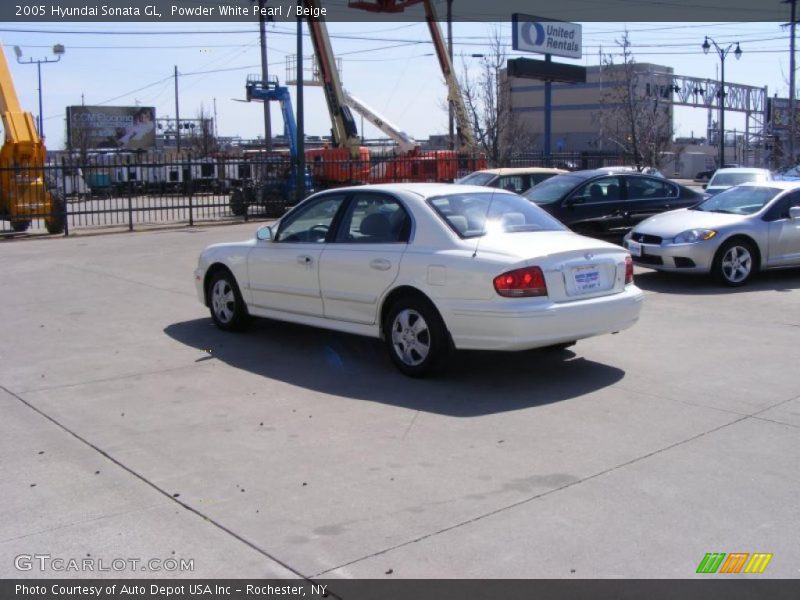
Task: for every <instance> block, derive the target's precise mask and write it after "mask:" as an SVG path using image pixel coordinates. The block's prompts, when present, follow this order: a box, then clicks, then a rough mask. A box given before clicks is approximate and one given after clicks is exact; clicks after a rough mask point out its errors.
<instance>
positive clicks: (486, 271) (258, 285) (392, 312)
mask: <svg viewBox="0 0 800 600" xmlns="http://www.w3.org/2000/svg"><path fill="white" fill-rule="evenodd" d="M194 275H195V280H196V283H197V294H198V296H199V298H200V301H201V302H203V303H204V304H205V305H206V306H208V307H209V309H210V311H211V317H212V319H213V320H214V322H215V323H216V324H217V325H218V326H219V327H220V328H222V329H225V330H232V329H240V328H242V327H243V326H244V325H245V324H246V322H247V320H248V317H249V316H250V315H253V316H259V317H268V318H273V319H278V320H283V321H291V322H295V323H303V324H306V325H313V326H317V327H323V328H326V329H333V330H338V331H344V332H348V333H353V334H359V335H365V336H371V337H376V338H382V339H383V340H384V342H385V344H386V346H387V349H388V352H389V355H390V356H391V358H392V360H393V361H394V363H395V365H396V366H397V367H398V368H399V369H400V371H402V372H403V373H405V374H407V375H411V376H422V375H425V374H427V373H429V372H431V371H432V370H435V369H436V368H438V367H440V366H441V365H442V364H443V363H444V361H445V359H446V358H447V356H448V354H449V351H450V349H451V348H456V349H481V350H525V349H530V348H538V347H544V346H554V345H555V346H558V347H566V346H570V345H572V344H573V343H574V342H575V340H579V339H582V338H587V337H591V336H595V335H600V334H603V333H612V332H616V331H620V330H622V329H626V328H628V327H630V326H631V325H633V324H634V323H635V322H636V320H637V319H638V317H639V311H640V308H641V302H642V297H643V294H642V292H641V291H640V290H639V289H638V288H637V287H636V286H635V285H634V284H633V263H632V261H631V258H630V256H629V254H628V251H627V250H624V249H623V248H621V247H620V246H615V245H612V244H609V243H606V242H602V241H597V240H592V239H588V238H585V237H582V236H579V235H576V234H574V233H572V232H570V231H568V230H567V229H566V228H565V227H564V226H563V225H562V224H561V223H559V222H558V221H556V220H555V219H554V218H552V217H551V216H550V215H548V214H547V213H546V212H544V211H543V210H540V209H539V208H537V207H536V206H534V205H533V204H531V203H530V202H528V201H527V200H525V199H524V198H522V197H521V196H518V195H517V194H513V193H511V192H506V191H502V190H487V189H486V188H483V187H477V186H462V185H452V184H413V183H408V184H385V185H371V186H360V187H352V188H343V189H336V190H328V191H325V192H321V193H318V194H316V195H314V196H311V197H309V198H308V199H306V200H304V201H303V202H302V203H300V204H299V205H297V206H296V207H295V208H293V209H292V210H291V211H290V212H288V213H287V214H286V215H285V216H284V217H282V218H281V219H280V220H279V221H277V222H276V223H275V224H274V225H271V226H264V227H261V229H259V230H258V232H257V233H256V237H255V238H254V239H251V240H248V241H244V242H240V243H231V244H217V245H214V246H209V247H208V248H206V249H205V250H204V251H203V252H202V254H201V255H200V258H199V263H198V266H197V270H196V271H195V273H194Z"/></svg>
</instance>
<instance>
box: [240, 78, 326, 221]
mask: <svg viewBox="0 0 800 600" xmlns="http://www.w3.org/2000/svg"><path fill="white" fill-rule="evenodd" d="M245 91H246V94H247V101H248V102H251V101H253V100H260V101H262V102H278V103H279V104H280V106H281V114H282V115H283V131H284V136H285V137H286V139H287V140H288V142H289V158H290V159H291V162H289V163H288V164H287V161H286V157H285V156H268V157H266V159H264V162H263V163H262V164H261V165H260V166H261V167H262V168H261V169H258V168H257V169H256V173H257V176H256V177H255V179H254V181H253V183H251V184H248V185H245V186H242V187H239V188H236V189H234V190H233V192H232V193H231V199H230V208H231V212H232V213H233V214H234V215H237V216H238V215H243V214H244V213H245V211H247V208H248V207H249V206H252V205H256V206H260V207H263V209H264V211H265V213H266V214H267V216H271V217H280V216H282V215H283V213H284V212H285V211H286V208H287V207H288V206H291V205H292V204H294V203H295V201H296V190H297V123H296V122H295V120H294V114H293V112H292V98H291V96H290V95H289V88H287V87H285V86H282V85H278V79H277V78H276V77H271V78H270V79H269V80H268V81H267V82H264V81H263V80H262V79H261V78H260V77H258V76H257V75H248V76H247V84H246V86H245ZM259 171H260V172H259ZM305 188H306V194H312V193H314V191H315V190H314V181H313V179H312V177H311V172H310V171H309V170H308V169H306V172H305Z"/></svg>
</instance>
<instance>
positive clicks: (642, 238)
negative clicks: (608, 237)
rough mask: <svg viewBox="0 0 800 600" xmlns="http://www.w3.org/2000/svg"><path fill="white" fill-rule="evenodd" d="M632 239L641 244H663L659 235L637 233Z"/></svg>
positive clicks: (632, 235) (633, 234)
mask: <svg viewBox="0 0 800 600" xmlns="http://www.w3.org/2000/svg"><path fill="white" fill-rule="evenodd" d="M631 239H632V240H633V241H634V242H639V243H640V244H659V245H660V244H661V242H662V241H663V238H662V237H660V236H658V235H647V234H646V233H637V232H635V231H634V232H633V233H632V234H631Z"/></svg>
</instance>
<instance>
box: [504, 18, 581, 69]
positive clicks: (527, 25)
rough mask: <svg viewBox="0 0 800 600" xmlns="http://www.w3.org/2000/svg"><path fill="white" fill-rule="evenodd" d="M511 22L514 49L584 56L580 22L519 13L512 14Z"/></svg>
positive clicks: (565, 55) (554, 54) (557, 54)
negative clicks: (550, 19) (541, 17)
mask: <svg viewBox="0 0 800 600" xmlns="http://www.w3.org/2000/svg"><path fill="white" fill-rule="evenodd" d="M511 22H512V30H511V31H512V38H511V41H512V47H513V48H514V50H519V51H522V52H538V53H540V54H551V55H553V56H564V57H566V58H581V57H582V56H583V39H582V31H583V29H582V27H581V26H580V25H579V24H578V23H566V22H564V21H549V20H547V19H540V18H539V17H534V16H531V15H522V14H519V13H515V14H513V15H512V16H511Z"/></svg>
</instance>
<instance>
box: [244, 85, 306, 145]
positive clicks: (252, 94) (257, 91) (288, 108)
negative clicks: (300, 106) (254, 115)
mask: <svg viewBox="0 0 800 600" xmlns="http://www.w3.org/2000/svg"><path fill="white" fill-rule="evenodd" d="M245 90H246V92H247V100H248V101H250V100H253V99H255V100H263V101H265V102H270V101H275V102H278V103H279V104H280V106H281V114H282V115H283V128H284V133H285V134H286V138H287V139H288V141H289V153H290V155H291V157H292V159H296V158H297V121H295V119H294V113H293V112H292V97H291V95H290V94H289V88H287V87H285V86H282V85H278V81H277V79H273V80H271V81H267V82H264V81H262V80H261V79H260V78H259V77H258V76H256V75H249V76H248V77H247V85H246V87H245Z"/></svg>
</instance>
